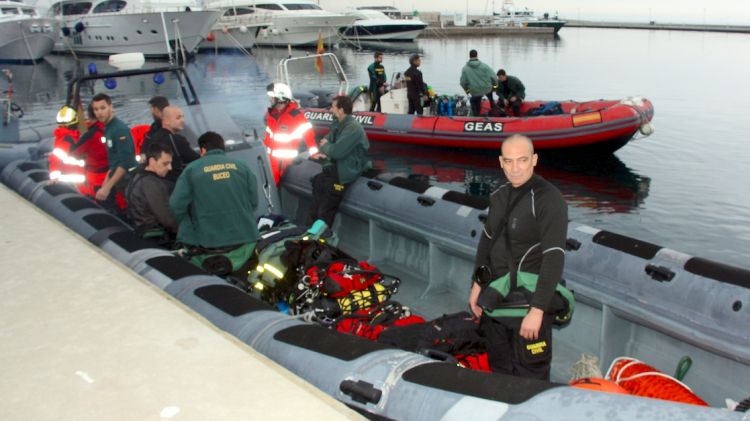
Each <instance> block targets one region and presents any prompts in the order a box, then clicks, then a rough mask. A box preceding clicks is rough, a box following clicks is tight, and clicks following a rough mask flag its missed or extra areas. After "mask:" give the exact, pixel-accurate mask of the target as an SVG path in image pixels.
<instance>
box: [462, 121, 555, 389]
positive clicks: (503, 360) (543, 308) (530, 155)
mask: <svg viewBox="0 0 750 421" xmlns="http://www.w3.org/2000/svg"><path fill="white" fill-rule="evenodd" d="M501 154H502V155H501V156H500V167H501V168H502V170H503V172H504V173H505V176H506V177H507V179H508V182H507V183H505V184H503V185H501V186H500V187H498V188H497V190H495V191H494V192H493V193H492V195H491V196H490V210H489V216H488V218H487V222H486V223H485V225H484V232H483V233H482V236H481V238H480V240H479V247H478V248H477V255H476V272H475V277H474V282H473V283H472V288H471V294H470V296H469V306H470V307H471V311H472V312H473V313H474V314H475V315H476V316H477V317H480V318H481V321H480V329H481V330H482V332H483V333H484V335H485V337H486V339H487V342H488V344H487V345H488V353H489V363H490V367H491V368H492V370H493V371H496V372H501V373H506V374H513V375H518V376H523V377H530V378H537V379H543V380H548V379H549V372H550V362H551V360H552V348H551V346H552V326H551V324H552V321H553V319H554V315H553V313H554V312H555V311H556V310H559V308H556V307H559V302H560V301H561V299H560V297H559V295H556V294H555V288H556V287H557V284H558V282H559V281H560V278H561V276H562V271H563V263H564V261H565V252H564V249H565V240H566V235H567V227H568V207H567V204H566V203H565V200H564V199H563V197H562V194H561V193H560V191H559V190H558V189H557V188H556V187H555V186H553V185H552V184H550V183H549V182H548V181H546V180H544V179H543V178H542V177H540V176H538V175H535V174H534V166H536V163H537V155H536V154H535V153H534V147H533V145H532V143H531V140H529V138H527V137H525V136H521V135H514V136H511V137H510V138H508V139H507V140H505V141H504V142H503V144H502V150H501ZM519 267H520V269H519ZM514 269H515V270H514ZM482 272H485V274H484V276H482V275H481V274H482ZM505 275H509V276H505ZM529 275H530V276H532V277H535V276H536V275H538V280H537V282H536V287H535V288H533V287H532V288H531V290H529V289H524V288H520V287H519V286H520V285H525V284H526V283H525V282H523V281H522V280H521V278H520V277H522V276H524V277H527V276H529ZM503 277H505V279H506V282H507V284H506V285H509V291H506V292H507V293H506V294H505V296H504V297H499V298H498V296H497V294H496V293H495V295H494V296H493V288H490V287H488V281H490V280H495V281H499V280H500V278H503ZM514 278H515V279H514ZM526 279H528V278H526ZM495 281H493V282H492V284H493V285H495ZM522 290H523V291H522ZM496 308H502V310H503V311H506V312H507V311H508V309H509V308H512V311H511V313H513V312H515V313H513V314H511V315H508V313H503V314H502V315H501V316H499V317H498V314H496V313H497V312H493V311H491V310H494V309H496ZM491 313H492V315H490V314H491Z"/></svg>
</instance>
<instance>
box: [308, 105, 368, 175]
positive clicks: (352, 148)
mask: <svg viewBox="0 0 750 421" xmlns="http://www.w3.org/2000/svg"><path fill="white" fill-rule="evenodd" d="M368 149H370V142H369V141H368V140H367V135H366V134H365V129H363V128H362V125H361V124H359V122H358V121H357V120H355V119H354V117H352V116H351V115H350V114H349V115H347V116H346V117H344V119H343V120H342V121H336V122H334V123H333V124H332V125H331V132H330V133H329V134H328V143H326V144H325V145H323V146H321V147H320V151H321V152H322V153H324V154H326V155H327V156H328V159H329V162H328V163H327V164H324V165H335V166H336V171H337V174H338V177H339V183H341V184H349V183H351V182H352V181H354V180H356V179H357V177H359V176H360V175H362V173H363V172H365V170H367V169H368V168H371V167H372V162H370V158H369V157H368V156H367V150H368Z"/></svg>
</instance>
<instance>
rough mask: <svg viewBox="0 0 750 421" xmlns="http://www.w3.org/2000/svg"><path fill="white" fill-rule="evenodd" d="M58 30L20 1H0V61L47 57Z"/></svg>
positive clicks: (53, 23) (56, 22) (20, 60)
mask: <svg viewBox="0 0 750 421" xmlns="http://www.w3.org/2000/svg"><path fill="white" fill-rule="evenodd" d="M59 28H60V23H59V22H58V21H57V20H56V19H49V18H44V17H41V16H40V14H39V12H38V11H37V9H36V8H35V7H33V6H29V5H27V4H24V3H22V2H20V1H15V0H0V61H9V62H10V61H15V62H26V61H29V62H34V61H37V60H39V59H41V58H42V57H44V56H46V55H47V54H49V52H50V51H52V46H53V45H54V44H55V38H56V37H57V32H58V30H59Z"/></svg>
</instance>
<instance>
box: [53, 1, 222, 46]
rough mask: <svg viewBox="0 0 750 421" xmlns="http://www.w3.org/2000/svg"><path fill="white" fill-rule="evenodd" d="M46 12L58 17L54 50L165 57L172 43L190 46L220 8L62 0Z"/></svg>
mask: <svg viewBox="0 0 750 421" xmlns="http://www.w3.org/2000/svg"><path fill="white" fill-rule="evenodd" d="M48 14H49V16H58V17H60V18H61V19H62V31H61V34H60V38H59V40H58V42H57V43H56V44H55V49H54V50H55V51H59V52H69V51H74V52H76V53H83V54H92V55H109V54H119V53H128V52H136V51H137V52H142V53H143V54H144V55H145V56H147V57H164V56H168V55H169V51H170V50H171V49H177V50H180V49H182V50H184V51H186V52H188V53H190V52H193V51H194V50H195V49H196V48H197V47H198V44H199V43H200V42H201V40H203V37H204V36H206V34H208V31H209V29H211V26H212V25H213V24H214V22H216V20H217V19H218V18H219V14H220V12H219V11H218V10H201V8H200V7H198V6H197V5H194V4H188V3H186V2H169V1H161V0H155V1H141V0H98V1H97V0H93V1H92V0H63V1H58V2H55V3H53V4H52V6H51V7H50V9H49V12H48Z"/></svg>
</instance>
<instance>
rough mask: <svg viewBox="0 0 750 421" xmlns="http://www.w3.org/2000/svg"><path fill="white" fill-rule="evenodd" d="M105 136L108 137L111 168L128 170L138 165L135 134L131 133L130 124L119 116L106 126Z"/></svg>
mask: <svg viewBox="0 0 750 421" xmlns="http://www.w3.org/2000/svg"><path fill="white" fill-rule="evenodd" d="M104 137H105V138H106V139H107V140H106V143H105V145H106V146H107V160H108V161H109V169H110V170H113V171H114V170H116V169H117V167H122V168H124V169H126V170H129V169H131V168H134V167H135V166H136V165H138V163H137V162H135V146H134V145H133V136H132V135H131V134H130V129H129V128H128V126H127V125H126V124H125V123H123V122H122V120H120V119H119V118H117V117H113V118H112V120H110V121H109V123H107V125H106V126H104Z"/></svg>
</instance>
